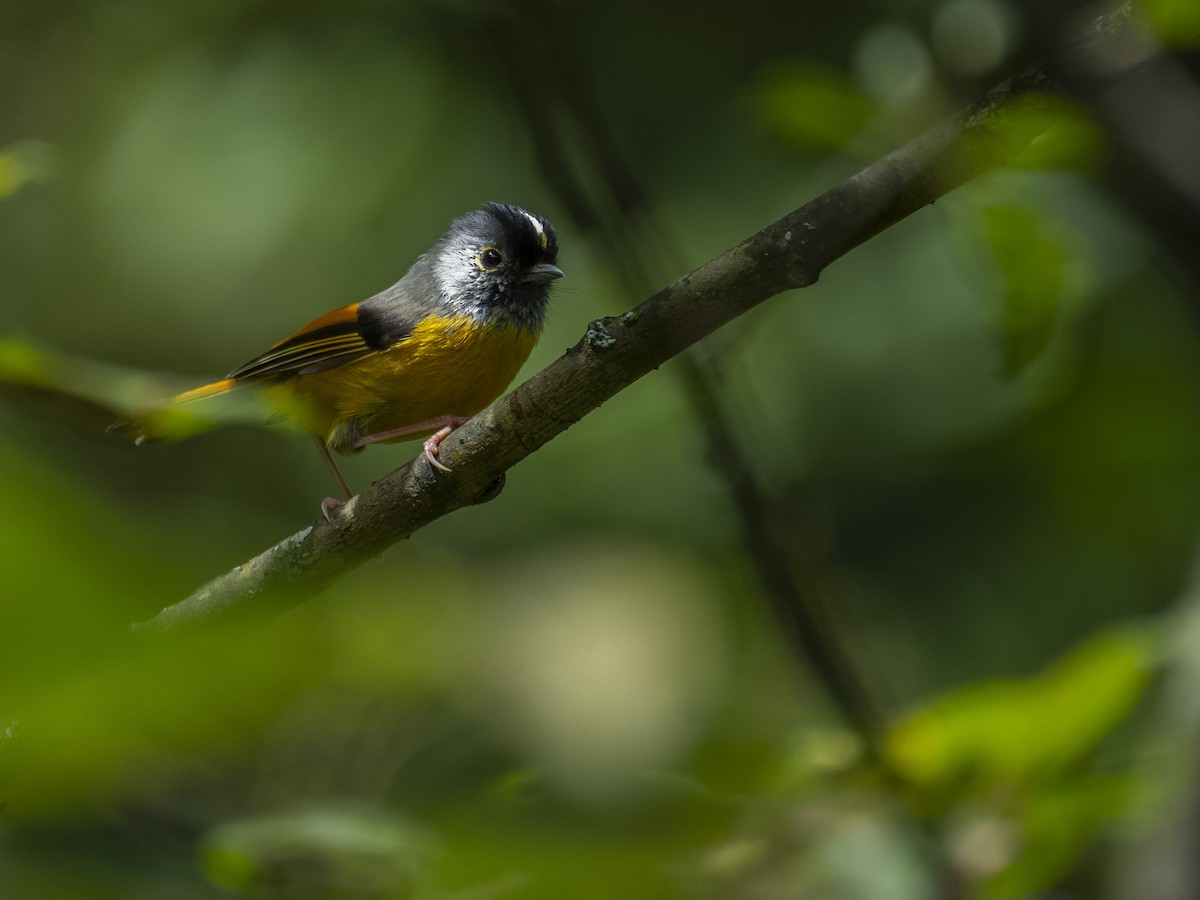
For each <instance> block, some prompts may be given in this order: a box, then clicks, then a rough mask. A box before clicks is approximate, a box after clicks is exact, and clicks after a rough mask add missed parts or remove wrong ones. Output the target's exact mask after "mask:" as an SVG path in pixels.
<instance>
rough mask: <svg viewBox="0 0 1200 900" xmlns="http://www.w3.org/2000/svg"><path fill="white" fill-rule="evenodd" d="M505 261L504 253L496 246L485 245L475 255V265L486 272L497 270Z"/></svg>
mask: <svg viewBox="0 0 1200 900" xmlns="http://www.w3.org/2000/svg"><path fill="white" fill-rule="evenodd" d="M503 262H504V256H503V254H501V253H500V251H499V250H497V249H496V248H495V247H484V248H483V249H482V250H480V251H479V255H478V256H476V257H475V265H477V266H479V268H480V269H482V270H483V271H485V272H495V271H496V270H497V269H498V268H500V265H501V264H502V263H503Z"/></svg>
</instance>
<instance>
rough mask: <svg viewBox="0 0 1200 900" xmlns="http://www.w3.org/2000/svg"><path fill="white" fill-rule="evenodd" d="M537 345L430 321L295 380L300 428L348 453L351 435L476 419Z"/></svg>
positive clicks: (523, 335) (530, 336) (522, 333)
mask: <svg viewBox="0 0 1200 900" xmlns="http://www.w3.org/2000/svg"><path fill="white" fill-rule="evenodd" d="M536 343H537V335H536V334H534V333H533V332H531V331H529V330H528V329H524V328H516V327H513V326H508V325H505V326H500V327H495V326H487V325H483V324H480V323H479V322H477V321H475V320H474V319H470V318H467V317H465V316H454V317H441V316H430V317H428V318H426V319H425V320H423V321H422V322H421V323H420V324H419V325H417V326H416V328H414V329H413V331H412V333H411V334H409V335H408V336H407V337H405V338H404V340H402V341H400V342H399V343H397V344H395V345H393V346H392V347H391V348H389V349H387V350H383V351H381V352H379V353H372V354H371V355H370V356H366V357H363V358H362V359H359V360H356V361H354V362H351V363H347V364H346V365H344V366H338V367H337V368H334V369H329V370H327V371H324V372H317V373H314V374H312V375H302V376H299V377H298V378H297V379H296V381H295V382H294V384H293V388H294V390H295V392H296V394H297V395H298V396H299V398H300V399H301V400H302V402H304V403H305V405H306V406H307V407H308V408H309V409H310V410H311V420H310V421H306V422H305V426H306V427H308V428H310V430H312V431H314V432H315V433H317V434H318V435H320V436H322V437H324V438H325V439H326V440H327V441H328V442H329V445H330V447H332V448H333V449H334V450H338V451H341V452H346V451H347V450H350V449H353V448H352V447H351V446H348V445H347V444H352V443H353V442H352V441H350V440H349V437H348V436H349V435H351V434H353V433H357V434H358V435H368V434H376V433H378V432H381V431H389V430H392V429H395V428H401V427H403V426H406V425H412V424H414V423H417V422H423V421H425V420H427V419H434V418H437V417H439V416H463V417H468V416H473V415H475V413H477V412H479V411H480V410H481V409H483V408H484V407H485V406H487V405H488V404H489V403H491V402H492V401H493V400H494V399H496V397H498V396H500V394H501V393H502V392H503V391H504V389H505V388H506V387H508V385H509V384H510V383H511V382H512V380H513V378H515V377H516V374H517V372H518V371H519V370H520V368H521V366H522V365H523V364H524V362H525V360H526V359H528V358H529V354H530V352H531V351H532V350H533V347H534V345H535V344H536ZM413 437H414V438H415V437H417V435H413Z"/></svg>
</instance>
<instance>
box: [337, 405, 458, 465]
mask: <svg viewBox="0 0 1200 900" xmlns="http://www.w3.org/2000/svg"><path fill="white" fill-rule="evenodd" d="M465 421H467V419H466V417H465V416H438V417H437V418H436V419H426V420H425V421H424V422H415V423H413V424H412V425H402V426H400V427H399V428H392V429H390V430H388V431H380V432H378V433H377V434H368V435H367V436H366V437H361V438H359V439H358V440H357V441H356V442H355V444H354V446H355V447H365V446H367V444H377V443H379V442H380V441H391V440H395V439H396V438H402V437H408V436H409V435H413V434H421V433H423V432H426V431H429V430H430V429H437V430H436V431H435V432H434V433H433V435H431V436H430V437H429V439H428V440H426V441H425V453H424V456H425V459H427V460H428V461H429V464H430V465H431V466H433V467H434V468H435V469H441V470H442V471H443V472H449V471H450V468H449V467H448V466H444V465H442V464H441V463H440V462H438V461H437V452H438V445H439V444H440V443H441V442H442V441H444V440H445V439H446V435H448V434H449V433H450V432H452V431H453V430H454V429H455V428H457V427H458V426H459V425H461V424H463V423H464V422H465Z"/></svg>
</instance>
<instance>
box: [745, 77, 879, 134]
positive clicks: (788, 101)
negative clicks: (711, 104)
mask: <svg viewBox="0 0 1200 900" xmlns="http://www.w3.org/2000/svg"><path fill="white" fill-rule="evenodd" d="M755 106H756V110H757V118H758V121H759V122H760V123H761V125H762V127H763V128H765V129H766V130H767V131H768V132H769V133H770V134H772V135H775V136H777V137H779V138H781V139H783V140H784V141H786V142H787V143H789V144H791V145H792V146H794V147H798V148H800V149H804V150H817V151H821V152H829V151H834V150H839V149H841V148H842V147H844V146H845V145H846V143H847V142H848V141H850V140H851V139H852V138H853V137H854V136H855V135H857V134H858V133H859V132H860V131H862V129H863V128H864V126H866V124H867V122H868V121H869V120H870V118H871V116H872V115H873V114H874V112H875V108H876V107H875V102H874V101H873V100H871V99H870V98H869V97H867V96H866V95H865V94H863V93H862V92H861V91H859V90H858V88H857V87H855V85H854V82H853V81H852V80H851V79H850V78H849V77H848V76H847V75H844V74H843V73H841V72H838V71H837V70H835V69H831V68H828V67H826V66H822V65H820V64H818V63H814V62H804V63H793V64H791V65H788V66H783V67H779V68H776V69H775V70H773V71H771V72H770V73H769V74H767V75H766V76H765V77H764V78H763V79H762V80H761V81H760V83H759V85H758V88H757V91H756V95H755Z"/></svg>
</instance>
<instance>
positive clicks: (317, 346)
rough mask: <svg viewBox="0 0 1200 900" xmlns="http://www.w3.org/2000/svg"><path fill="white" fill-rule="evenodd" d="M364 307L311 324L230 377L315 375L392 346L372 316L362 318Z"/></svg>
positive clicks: (340, 311) (341, 311)
mask: <svg viewBox="0 0 1200 900" xmlns="http://www.w3.org/2000/svg"><path fill="white" fill-rule="evenodd" d="M360 306H361V304H358V303H354V304H352V305H350V306H343V307H342V308H341V309H335V310H334V311H333V312H331V313H327V314H326V315H323V316H321V318H319V319H314V320H313V321H312V322H309V323H308V324H307V325H305V326H304V327H303V328H301V329H300V330H299V331H297V332H296V333H295V334H293V335H292V336H291V337H289V338H285V339H284V340H282V341H280V342H279V343H278V344H276V345H275V346H274V347H272V348H271V349H270V350H268V351H267V352H266V353H263V354H260V355H259V356H256V357H254V359H252V360H250V361H249V362H247V363H245V364H243V365H241V366H239V367H238V368H237V369H235V370H234V371H232V372H230V373H229V376H228V377H229V378H232V379H234V380H236V381H261V380H264V379H270V378H277V377H279V376H286V375H312V374H314V373H316V372H324V371H325V370H326V369H333V368H336V367H337V366H341V365H345V364H346V363H348V362H353V361H354V360H356V359H361V358H362V357H364V356H368V355H369V354H371V353H376V352H378V351H379V350H382V349H384V348H385V347H387V346H389V345H390V344H389V343H387V342H385V341H384V340H383V339H382V338H383V336H382V335H380V334H378V333H377V331H378V329H377V328H376V327H375V326H374V319H373V317H372V316H370V315H367V316H365V317H364V316H360Z"/></svg>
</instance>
